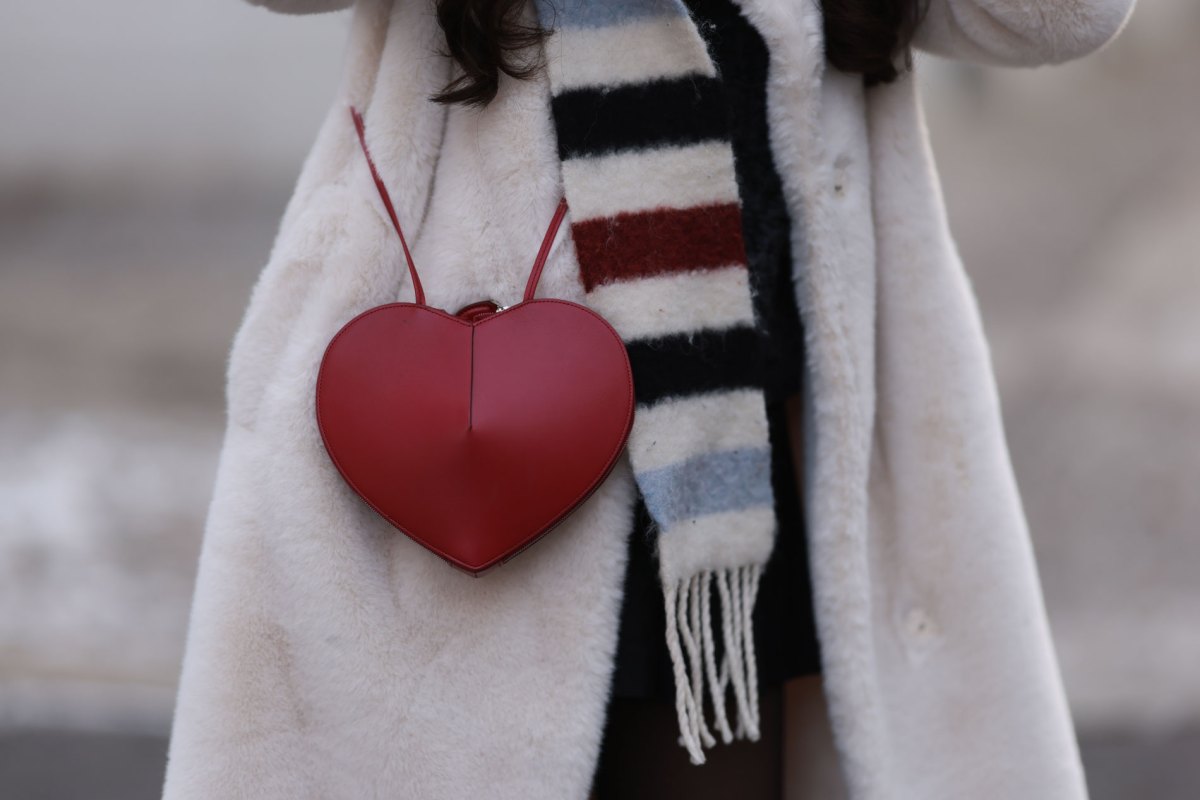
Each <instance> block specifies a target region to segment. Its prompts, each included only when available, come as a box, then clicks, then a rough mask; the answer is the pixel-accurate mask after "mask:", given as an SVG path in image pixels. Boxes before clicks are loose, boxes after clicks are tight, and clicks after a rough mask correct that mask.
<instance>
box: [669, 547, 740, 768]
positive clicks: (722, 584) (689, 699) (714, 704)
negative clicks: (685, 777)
mask: <svg viewBox="0 0 1200 800" xmlns="http://www.w3.org/2000/svg"><path fill="white" fill-rule="evenodd" d="M761 576H762V567H761V566H758V565H751V566H745V567H731V568H728V569H720V570H708V571H705V572H702V573H700V574H698V575H693V576H692V577H691V578H685V579H683V580H680V581H677V582H676V583H674V584H670V585H667V586H666V587H665V589H664V595H665V598H664V599H665V601H666V612H667V651H668V652H669V653H670V655H671V666H672V667H673V669H674V673H675V710H676V713H677V714H678V715H679V731H680V738H679V743H680V744H681V745H682V746H683V747H685V748H687V751H688V755H689V756H690V757H691V760H692V763H693V764H703V763H704V761H705V758H704V748H705V747H712V746H714V745H715V744H716V743H717V740H716V737H714V736H713V732H712V729H710V728H709V725H708V721H707V720H706V719H705V713H704V712H705V703H704V698H705V694H707V695H708V699H709V703H710V705H711V708H712V712H713V718H714V725H715V727H716V730H717V733H718V734H720V737H721V741H722V742H724V743H725V744H729V743H730V742H732V741H733V740H734V739H750V740H751V741H758V738H759V716H758V661H757V659H756V657H755V654H754V626H753V624H752V622H751V614H752V613H753V611H754V601H755V598H756V597H757V596H758V582H759V578H760V577H761ZM714 583H715V584H716V589H717V595H718V597H719V598H720V607H721V626H720V635H721V644H722V650H723V652H722V655H721V663H720V665H719V666H718V664H717V658H716V639H715V637H714V636H713V619H712V616H713V614H712V612H713V607H712V588H713V584H714ZM706 687H707V691H706ZM731 688H732V690H733V699H734V705H735V707H736V712H737V716H736V724H735V726H734V727H733V728H731V727H730V724H729V720H730V715H729V713H728V712H727V711H726V701H727V699H728V695H729V690H730V689H731Z"/></svg>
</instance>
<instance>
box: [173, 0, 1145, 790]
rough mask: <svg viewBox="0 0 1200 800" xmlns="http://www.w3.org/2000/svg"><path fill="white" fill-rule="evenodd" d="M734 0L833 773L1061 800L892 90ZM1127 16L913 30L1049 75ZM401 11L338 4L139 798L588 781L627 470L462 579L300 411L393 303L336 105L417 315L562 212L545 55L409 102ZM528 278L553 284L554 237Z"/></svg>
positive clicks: (938, 252) (425, 55) (432, 37)
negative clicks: (480, 98)
mask: <svg viewBox="0 0 1200 800" xmlns="http://www.w3.org/2000/svg"><path fill="white" fill-rule="evenodd" d="M594 1H595V2H607V0H594ZM262 2H263V4H265V5H269V6H273V7H275V8H277V9H278V10H281V11H292V12H306V11H321V10H329V9H333V8H338V7H342V6H345V5H348V2H347V0H262ZM741 2H742V5H743V8H744V11H745V13H746V14H747V16H748V17H749V18H750V19H751V20H752V21H753V22H754V23H755V24H756V25H757V26H758V28H759V30H760V31H762V32H763V33H764V35H765V37H766V39H767V42H768V45H769V47H770V51H771V59H772V61H771V76H770V86H769V106H770V117H771V125H772V146H773V148H774V151H775V156H776V162H777V165H778V167H779V170H780V172H781V175H782V177H783V180H784V184H785V190H786V194H787V200H788V203H789V205H790V207H791V208H792V209H793V212H794V213H795V214H797V215H802V216H803V219H804V220H805V225H804V226H803V230H801V226H796V228H797V241H796V248H795V251H796V254H797V256H796V269H795V274H794V278H795V289H796V293H797V298H798V301H799V306H800V309H801V314H802V316H803V322H804V328H805V331H806V335H807V348H808V349H807V353H808V363H806V364H797V365H795V368H796V369H797V370H803V371H804V384H805V386H806V387H807V397H806V404H805V409H804V412H803V414H802V415H801V416H802V418H801V419H798V420H796V422H797V424H802V425H803V430H804V441H805V452H804V454H803V458H804V470H803V475H804V479H803V480H804V486H803V491H804V494H805V496H806V498H807V514H808V525H809V537H810V540H809V549H810V553H811V568H812V579H813V584H814V593H815V607H816V614H817V623H818V630H819V634H820V639H821V646H822V653H823V658H824V663H823V668H824V685H825V692H826V699H827V703H828V707H829V711H830V716H831V720H832V723H833V731H834V736H835V741H836V744H837V748H838V753H839V757H840V761H841V766H842V770H843V773H844V775H845V777H846V782H847V785H848V786H849V789H850V792H851V794H852V795H853V797H855V798H859V799H861V800H868V799H871V800H874V799H875V798H881V799H882V798H889V799H892V798H919V799H920V800H962V799H963V798H972V800H975V799H976V798H980V799H987V798H1012V799H1013V800H1030V799H1031V798H1053V799H1054V800H1062V799H1067V800H1070V799H1071V798H1081V797H1084V796H1085V794H1086V790H1085V788H1084V780H1083V775H1082V771H1081V769H1080V764H1079V758H1078V753H1077V748H1076V744H1075V739H1074V734H1073V731H1072V727H1071V721H1070V717H1069V714H1068V711H1067V708H1066V704H1065V702H1064V696H1063V691H1062V687H1061V684H1060V679H1059V674H1058V669H1057V665H1056V662H1055V656H1054V652H1053V648H1052V646H1051V642H1050V637H1049V633H1048V630H1047V625H1046V619H1045V612H1044V609H1043V605H1042V597H1041V592H1040V588H1039V584H1038V578H1037V573H1036V569H1035V565H1034V560H1033V556H1032V550H1031V547H1030V541H1029V535H1028V532H1027V530H1026V525H1025V520H1024V517H1023V514H1022V509H1021V504H1020V500H1019V498H1018V494H1017V490H1016V486H1015V483H1014V480H1013V475H1012V470H1011V467H1010V463H1009V458H1008V454H1007V452H1006V448H1005V443H1004V434H1003V430H1002V427H1001V419H1000V412H999V407H998V402H997V394H996V387H995V384H994V381H993V377H992V372H991V365H990V360H989V355H988V350H987V346H986V343H985V339H984V335H983V331H982V329H981V325H980V320H979V316H978V312H977V309H976V305H975V301H974V298H973V296H972V294H971V290H970V286H969V283H968V280H967V278H966V276H965V274H964V272H963V268H962V266H961V264H960V261H959V258H958V255H957V253H956V251H955V247H954V243H953V240H952V238H951V235H950V232H949V230H948V229H947V224H946V217H945V212H944V209H943V206H942V198H941V194H940V190H939V187H938V182H937V176H936V173H935V170H934V167H933V163H932V160H931V157H930V152H929V147H928V142H927V137H926V131H925V126H924V123H923V120H922V115H921V111H920V105H919V101H918V97H917V95H916V91H915V87H914V82H913V79H912V77H911V76H905V77H902V78H901V79H900V80H898V81H897V82H896V83H894V84H892V85H887V86H881V87H877V88H874V89H870V90H866V91H864V90H863V89H862V87H861V82H860V81H859V80H858V79H857V78H856V77H853V76H847V75H843V74H839V73H837V72H835V71H833V70H831V69H830V68H827V67H826V66H825V64H824V58H823V54H822V40H821V18H820V11H819V8H818V7H817V4H816V1H815V0H741ZM1131 5H1132V0H932V2H931V6H930V9H929V13H928V16H927V18H926V20H925V21H924V23H923V25H922V28H921V30H920V33H919V38H918V44H919V45H920V46H921V47H923V48H925V49H928V50H931V51H934V52H939V53H943V54H946V55H951V56H956V57H963V58H970V59H973V60H977V61H982V62H987V63H995V64H1013V65H1034V64H1041V63H1051V62H1060V61H1064V60H1067V59H1071V58H1075V57H1078V56H1081V55H1084V54H1086V53H1088V52H1090V51H1093V50H1095V49H1096V48H1098V47H1100V46H1101V45H1103V44H1104V43H1105V42H1106V41H1107V40H1109V39H1110V38H1111V37H1112V36H1114V35H1115V33H1116V32H1117V31H1118V30H1119V28H1120V27H1121V26H1122V24H1123V23H1124V21H1125V19H1126V18H1127V15H1128V14H1129V12H1130V7H1131ZM431 7H432V3H431V0H359V2H357V3H355V4H354V10H353V22H352V27H351V32H350V45H349V51H348V56H347V61H346V66H345V75H344V79H343V81H342V83H341V87H340V89H339V91H338V95H337V97H335V98H334V99H333V102H332V107H331V110H330V113H329V116H328V118H327V119H326V121H325V124H324V125H323V127H322V129H321V132H320V134H319V137H318V139H317V142H316V144H315V147H314V149H313V151H312V154H311V156H310V158H309V159H308V161H307V162H306V164H305V166H304V170H303V173H302V175H301V177H300V180H299V183H298V185H297V187H296V192H295V196H294V198H293V200H292V202H291V204H290V206H289V208H288V210H287V213H286V215H285V217H284V220H283V223H282V226H281V230H280V232H279V237H278V240H277V242H276V245H275V248H274V250H273V252H272V254H271V257H270V260H269V263H268V265H267V267H266V269H265V270H264V272H263V275H262V277H261V279H260V281H259V284H258V286H257V288H256V289H255V291H254V295H253V298H252V300H251V302H250V307H249V309H248V311H247V315H246V318H245V321H244V323H243V325H242V328H241V330H240V332H239V333H238V336H237V340H236V342H235V345H234V349H233V353H232V356H231V363H230V372H229V386H228V400H229V419H228V430H227V435H226V440H225V446H224V450H223V454H222V458H221V463H220V468H219V474H218V480H217V486H216V491H215V496H214V499H213V503H212V507H211V511H210V515H209V522H208V528H207V531H206V535H205V543H204V550H203V554H202V557H201V562H200V572H199V579H198V585H197V589H196V595H195V601H194V606H193V612H192V618H191V626H190V631H189V638H188V644H187V653H186V657H185V660H184V664H183V671H182V677H181V685H180V690H179V697H178V706H177V710H176V716H175V721H174V730H173V735H172V740H171V749H170V758H169V764H168V770H167V779H166V788H165V796H166V798H167V799H168V800H215V799H216V798H222V799H224V798H254V799H255V800H267V799H268V798H270V799H271V800H276V799H278V800H298V799H300V798H327V799H328V798H334V799H337V800H342V799H345V800H360V799H361V798H376V797H378V798H383V797H387V798H420V799H421V800H439V799H440V798H451V799H456V798H521V799H522V800H528V799H530V798H547V799H549V798H554V799H555V800H562V799H563V798H571V799H579V800H582V798H585V797H586V795H587V791H588V786H589V783H590V779H591V775H592V772H593V769H594V767H595V763H596V757H597V752H598V748H599V742H600V737H601V733H602V729H603V723H604V714H605V708H606V703H607V693H608V685H609V678H610V672H611V666H612V658H613V655H614V651H615V644H616V636H617V621H618V612H619V605H620V599H621V586H622V576H623V570H624V560H625V553H626V542H625V536H626V534H627V532H628V531H629V529H630V517H631V503H632V499H633V483H632V477H631V474H630V471H629V468H628V463H627V461H626V460H625V459H623V460H622V462H620V463H619V464H618V467H617V468H616V469H615V470H614V472H613V473H612V474H611V475H610V477H609V479H608V480H607V481H606V482H605V484H604V485H603V486H602V487H601V488H600V490H599V491H597V492H596V494H595V495H593V496H592V497H591V499H590V500H589V501H588V502H587V503H586V504H585V505H583V506H582V507H581V508H580V509H579V510H578V511H577V512H576V513H575V514H573V515H572V517H571V518H569V519H568V521H567V522H566V523H564V524H563V526H561V527H560V528H559V529H558V530H556V531H555V532H554V533H553V534H551V535H550V536H549V537H547V538H546V539H545V540H543V541H542V542H540V543H539V544H538V545H537V546H535V547H534V548H532V549H531V550H529V551H528V552H527V553H525V554H523V555H522V556H521V557H519V558H517V559H515V560H514V561H512V562H511V563H509V564H507V565H505V566H504V567H502V568H500V569H498V570H496V571H495V572H493V573H491V574H489V575H487V576H485V577H483V578H481V579H474V578H471V577H468V576H466V575H463V574H460V573H458V572H456V571H454V570H451V569H450V568H448V567H447V566H446V565H445V564H444V563H443V562H442V561H441V560H440V559H438V558H436V557H434V556H431V555H430V554H429V553H427V552H425V551H424V550H422V549H421V548H420V547H419V546H418V545H416V544H414V543H412V542H411V541H409V540H408V539H407V538H405V537H404V536H402V535H400V534H398V533H397V532H395V531H394V530H393V529H391V528H390V527H389V526H388V525H387V523H385V522H383V521H382V520H381V519H379V518H378V517H376V516H375V515H374V513H373V512H371V511H370V510H369V509H368V508H366V506H365V505H363V504H362V503H361V502H360V501H358V500H357V498H356V497H355V496H353V494H352V493H351V492H350V491H349V490H348V489H347V488H346V487H345V485H344V484H343V483H342V481H341V479H340V478H339V476H338V475H337V473H336V472H335V470H334V468H333V466H332V465H331V463H330V461H329V459H328V457H327V456H326V454H325V451H324V449H323V448H322V445H321V441H320V437H319V435H318V433H317V430H316V425H315V420H314V411H313V386H314V380H315V375H316V370H317V366H318V363H319V360H320V357H321V354H322V351H323V349H324V347H325V344H326V343H327V342H328V340H329V338H330V337H331V336H332V335H333V333H334V332H336V330H337V329H338V328H339V327H340V326H341V325H342V324H343V323H344V322H345V321H346V320H348V319H349V318H350V317H352V316H354V315H355V314H356V313H357V312H359V311H361V310H363V309H365V308H368V307H370V306H372V305H376V304H379V303H382V302H387V301H391V300H395V299H411V287H410V286H409V285H408V283H407V276H406V275H405V274H404V271H403V269H401V267H400V265H401V264H402V261H401V255H400V252H399V247H398V244H397V242H396V238H395V235H394V233H393V232H392V230H391V229H390V227H389V225H388V222H387V219H386V217H385V216H384V214H383V213H382V209H381V207H380V206H379V203H378V199H377V197H376V195H375V190H374V187H373V185H372V183H371V180H370V178H369V176H368V174H367V170H366V167H365V165H364V163H363V160H362V157H361V153H360V152H359V151H358V149H357V143H356V141H355V138H354V133H353V130H352V127H351V124H350V119H349V117H348V115H347V112H346V108H347V106H348V105H349V104H351V103H353V104H356V105H358V106H359V107H360V108H362V109H363V110H364V111H365V113H366V116H367V119H368V135H369V137H370V138H371V141H372V147H373V148H374V149H375V155H376V158H377V161H378V163H379V166H380V169H381V171H382V173H383V175H384V178H385V179H386V180H387V182H388V184H389V186H390V187H391V189H392V191H393V193H394V196H395V200H396V204H397V209H398V212H399V214H400V217H401V218H402V219H404V220H407V221H409V222H408V223H407V229H408V233H409V236H410V241H411V242H412V243H413V245H414V256H415V257H416V260H417V263H418V264H419V265H420V266H421V269H422V278H423V280H424V283H425V291H426V293H427V296H428V300H429V302H430V304H431V305H434V306H438V307H442V308H447V309H451V310H453V309H455V308H458V307H460V306H462V305H465V304H467V303H468V302H472V301H475V300H479V299H483V298H495V299H496V300H498V301H500V302H501V303H509V302H513V301H515V300H518V299H519V298H520V294H521V290H522V289H523V287H524V280H525V277H526V276H527V274H528V269H529V263H530V259H531V256H532V254H533V253H534V252H535V251H536V249H537V245H538V243H539V240H540V237H541V235H542V233H543V231H544V228H545V225H546V223H547V221H548V220H549V219H550V217H551V214H552V213H553V211H554V207H555V204H556V203H557V202H558V198H559V197H560V196H561V171H560V163H559V161H558V158H557V153H556V148H555V141H554V133H553V130H552V127H551V119H550V115H549V110H548V102H549V89H548V85H547V82H546V80H545V77H544V75H543V76H541V77H539V78H538V79H535V80H529V81H511V80H505V82H504V83H503V84H502V89H501V94H500V96H499V98H498V99H497V101H496V102H494V103H493V104H492V105H491V106H490V107H489V108H488V109H487V110H485V111H484V112H483V113H478V112H476V111H472V110H467V109H464V108H460V107H452V108H448V109H447V108H443V107H441V106H438V105H435V104H432V103H430V102H428V100H427V97H428V96H429V95H430V94H432V93H434V92H435V91H437V90H438V89H440V88H441V87H442V86H443V85H444V84H445V83H446V81H447V80H448V78H449V77H450V74H451V73H450V65H449V63H448V62H447V60H446V59H445V58H443V57H441V56H437V55H435V53H436V52H437V51H438V50H439V49H440V42H439V35H440V31H439V28H438V26H437V24H436V21H435V19H434V18H433V16H432V14H431ZM540 294H541V296H546V297H550V296H556V297H563V298H568V299H573V300H581V299H582V287H581V286H580V285H579V280H578V268H577V264H576V262H575V257H574V251H573V248H572V246H571V242H570V239H569V237H562V238H560V245H559V246H558V247H557V248H556V250H555V252H554V253H553V254H552V256H551V260H550V261H549V263H548V266H547V268H546V272H545V275H544V277H543V279H542V284H541V289H540ZM632 311H633V312H634V313H636V312H637V311H638V310H637V309H632ZM696 769H704V767H702V766H701V767H696Z"/></svg>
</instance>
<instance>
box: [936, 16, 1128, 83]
mask: <svg viewBox="0 0 1200 800" xmlns="http://www.w3.org/2000/svg"><path fill="white" fill-rule="evenodd" d="M1133 5H1134V0H930V2H929V9H928V12H927V13H926V16H925V19H924V21H923V22H922V23H921V25H920V27H919V29H918V31H917V36H916V44H917V46H918V47H920V48H921V49H923V50H927V51H929V52H931V53H936V54H938V55H943V56H948V57H951V58H959V59H963V60H966V61H977V62H980V63H985V64H998V65H1008V66H1027V67H1032V66H1038V65H1042V64H1058V63H1061V62H1064V61H1070V60H1071V59H1075V58H1079V57H1081V56H1085V55H1087V54H1088V53H1091V52H1093V51H1095V50H1098V49H1099V48H1101V47H1103V46H1104V45H1105V44H1106V43H1107V42H1109V41H1110V40H1111V39H1112V38H1113V37H1115V36H1116V35H1117V33H1118V32H1119V31H1120V30H1121V28H1122V26H1124V25H1125V21H1126V20H1127V19H1129V15H1130V13H1131V12H1132V11H1133Z"/></svg>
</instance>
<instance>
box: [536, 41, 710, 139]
mask: <svg viewBox="0 0 1200 800" xmlns="http://www.w3.org/2000/svg"><path fill="white" fill-rule="evenodd" d="M618 57H619V56H616V55H614V58H618ZM722 91H723V89H722V87H721V83H720V81H718V80H717V79H716V78H708V77H705V76H703V75H687V76H684V77H681V78H668V79H663V80H656V81H651V82H648V83H635V84H628V85H625V86H618V87H616V88H586V89H571V90H569V91H566V92H563V93H562V94H560V95H558V96H556V97H555V98H554V99H553V101H552V106H551V107H552V109H553V112H554V122H555V125H556V126H557V128H558V154H559V157H560V158H561V159H563V160H566V159H568V158H580V157H585V156H595V155H604V154H606V153H613V152H618V151H621V150H634V149H643V148H652V147H659V146H663V145H677V146H678V145H688V144H697V143H699V142H706V141H711V140H713V139H723V140H728V138H729V129H728V122H727V117H726V114H727V113H728V112H727V110H726V106H725V98H724V96H723V95H722Z"/></svg>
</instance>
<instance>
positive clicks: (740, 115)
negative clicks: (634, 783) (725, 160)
mask: <svg viewBox="0 0 1200 800" xmlns="http://www.w3.org/2000/svg"><path fill="white" fill-rule="evenodd" d="M687 3H688V6H689V8H690V10H691V12H692V14H693V16H694V17H695V18H696V21H697V23H698V27H699V29H700V30H701V32H702V33H703V34H704V36H705V38H706V39H707V41H708V44H709V50H710V52H711V53H712V55H713V58H714V60H715V61H716V63H717V65H718V67H719V69H720V72H721V80H722V84H723V86H724V89H725V95H726V101H727V106H728V108H729V111H730V135H731V140H732V143H733V150H734V156H735V167H736V174H737V180H738V189H739V193H740V196H741V201H742V230H743V236H744V239H745V244H746V256H747V263H748V266H749V270H750V282H751V286H752V288H753V290H754V291H753V294H754V304H755V314H756V316H757V317H758V319H759V321H760V322H761V323H762V327H763V330H764V334H765V335H764V338H763V350H764V356H765V363H766V366H767V375H766V386H765V395H766V402H767V421H768V426H769V430H770V440H771V452H772V465H771V481H772V485H773V488H774V492H775V512H776V515H777V517H778V520H779V531H778V534H777V536H776V540H775V547H774V550H773V551H772V554H771V557H770V560H769V561H768V562H767V565H766V570H765V572H764V573H763V577H762V580H761V582H760V585H759V593H758V599H757V603H756V606H755V609H754V615H753V623H754V642H755V648H756V651H757V657H758V680H759V685H760V686H763V687H773V686H776V685H778V684H780V683H782V682H783V681H786V680H788V679H790V678H794V677H799V676H803V675H812V674H816V673H818V672H819V671H820V655H819V650H818V643H817V636H816V629H815V623H814V619H813V609H812V591H811V588H810V581H809V570H808V557H807V540H806V536H805V529H804V515H803V510H802V508H801V499H800V496H799V493H798V492H797V489H796V465H795V464H794V463H793V459H792V454H791V448H790V446H789V435H788V429H787V413H786V408H787V401H788V398H789V397H792V396H794V395H796V394H797V393H798V392H799V391H800V388H801V381H802V378H801V376H802V375H803V372H804V368H803V364H804V348H803V337H802V332H801V321H800V314H799V312H798V310H797V307H796V298H795V289H794V287H793V284H792V281H791V275H792V248H791V234H792V225H793V221H792V220H791V218H790V217H789V212H788V210H787V207H786V204H785V200H784V193H783V188H782V183H781V180H780V177H779V174H778V172H777V171H776V169H775V165H774V160H773V158H772V154H771V148H770V143H769V141H770V140H769V135H768V129H767V104H766V78H767V58H768V53H767V47H766V44H765V43H764V42H763V40H762V37H761V36H760V35H759V33H758V31H757V30H756V29H755V28H754V27H753V26H752V25H750V23H749V22H747V21H746V19H745V18H744V17H742V15H741V13H740V12H739V10H738V8H737V6H736V5H735V4H734V3H733V2H732V0H687ZM649 526H650V517H649V512H648V511H647V509H646V506H645V504H644V502H643V500H642V498H641V497H640V496H639V497H638V499H637V503H636V506H635V510H634V527H633V531H632V532H631V534H630V537H629V566H628V569H627V572H626V575H625V599H624V603H623V607H622V610H621V623H620V624H621V627H620V636H619V640H618V645H617V657H616V666H615V672H614V676H613V697H614V698H643V699H645V698H655V699H662V700H664V701H667V702H674V697H675V686H674V677H673V671H672V669H671V660H670V656H669V655H668V653H667V646H666V635H665V631H666V612H665V609H664V601H663V590H662V585H661V582H660V581H659V577H658V562H657V558H656V556H655V555H654V541H653V538H652V536H651V534H650V531H649Z"/></svg>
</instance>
